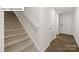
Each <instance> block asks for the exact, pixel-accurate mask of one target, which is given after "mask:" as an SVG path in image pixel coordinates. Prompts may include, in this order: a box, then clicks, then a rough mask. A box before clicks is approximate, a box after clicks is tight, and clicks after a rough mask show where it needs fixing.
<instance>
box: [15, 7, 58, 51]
mask: <svg viewBox="0 0 79 59" xmlns="http://www.w3.org/2000/svg"><path fill="white" fill-rule="evenodd" d="M22 14H23V16H21V15H22ZM16 15H17V12H16ZM18 15H19V19H20V21H21V23H22V24H23V26H24V28H25V29H26V31H27V28H29V29H28V30H30V29H31V30H30V31H29V33H30V35H31V36H32V40H33V41H34V43H35V45H36V46H37V48H38V49H39V51H44V50H45V49H46V48H47V47H48V45H49V44H50V42H51V41H52V40H53V39H54V38H55V37H56V33H57V32H58V28H57V26H58V22H57V21H58V14H57V13H56V12H55V10H54V9H53V8H44V7H38V8H37V7H27V8H25V10H24V12H22V13H21V12H18ZM18 15H17V16H18ZM31 31H32V32H31Z"/></svg>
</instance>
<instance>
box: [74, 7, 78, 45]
mask: <svg viewBox="0 0 79 59" xmlns="http://www.w3.org/2000/svg"><path fill="white" fill-rule="evenodd" d="M74 19H75V20H74V37H75V40H76V42H77V44H78V47H79V7H77V8H76V11H75V18H74Z"/></svg>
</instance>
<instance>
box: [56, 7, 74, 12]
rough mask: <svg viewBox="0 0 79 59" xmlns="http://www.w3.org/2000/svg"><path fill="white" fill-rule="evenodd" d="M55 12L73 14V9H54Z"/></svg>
mask: <svg viewBox="0 0 79 59" xmlns="http://www.w3.org/2000/svg"><path fill="white" fill-rule="evenodd" d="M55 10H56V11H57V12H58V13H69V12H74V10H75V7H55Z"/></svg>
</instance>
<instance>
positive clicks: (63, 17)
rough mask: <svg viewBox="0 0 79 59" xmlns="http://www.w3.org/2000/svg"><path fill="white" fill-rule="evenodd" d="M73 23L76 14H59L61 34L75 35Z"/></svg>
mask: <svg viewBox="0 0 79 59" xmlns="http://www.w3.org/2000/svg"><path fill="white" fill-rule="evenodd" d="M73 21H74V12H72V13H71V12H69V13H63V14H62V13H61V14H59V33H64V34H70V35H73V26H72V25H73ZM61 24H63V26H64V28H63V30H62V29H61ZM67 29H68V30H67Z"/></svg>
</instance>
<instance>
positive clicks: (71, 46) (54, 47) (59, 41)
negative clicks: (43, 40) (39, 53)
mask: <svg viewBox="0 0 79 59" xmlns="http://www.w3.org/2000/svg"><path fill="white" fill-rule="evenodd" d="M78 51H79V48H78V46H77V44H76V41H75V39H74V37H73V36H72V35H66V34H60V35H57V38H56V39H55V40H53V41H52V42H51V43H50V45H49V47H48V48H47V49H46V52H78Z"/></svg>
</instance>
